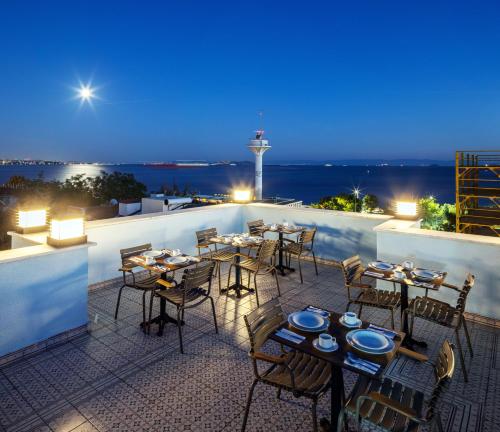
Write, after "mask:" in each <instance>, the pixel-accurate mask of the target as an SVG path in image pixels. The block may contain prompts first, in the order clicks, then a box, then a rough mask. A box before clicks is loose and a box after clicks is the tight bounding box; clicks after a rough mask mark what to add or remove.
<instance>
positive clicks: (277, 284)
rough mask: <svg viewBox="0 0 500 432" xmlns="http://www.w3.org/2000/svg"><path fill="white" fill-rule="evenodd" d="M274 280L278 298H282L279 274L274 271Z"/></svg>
mask: <svg viewBox="0 0 500 432" xmlns="http://www.w3.org/2000/svg"><path fill="white" fill-rule="evenodd" d="M274 279H276V288H278V297H281V289H280V282H279V280H278V272H277V271H276V269H274Z"/></svg>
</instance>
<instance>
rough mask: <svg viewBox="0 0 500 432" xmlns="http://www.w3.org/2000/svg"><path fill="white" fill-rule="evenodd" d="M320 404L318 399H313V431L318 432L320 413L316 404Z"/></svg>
mask: <svg viewBox="0 0 500 432" xmlns="http://www.w3.org/2000/svg"><path fill="white" fill-rule="evenodd" d="M317 404H318V401H317V400H316V399H313V403H312V408H311V411H312V420H313V431H314V432H318V415H317V413H316V406H317Z"/></svg>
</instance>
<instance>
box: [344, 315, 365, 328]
mask: <svg viewBox="0 0 500 432" xmlns="http://www.w3.org/2000/svg"><path fill="white" fill-rule="evenodd" d="M339 323H340V324H342V325H343V326H344V327H347V328H359V327H361V324H362V321H361V320H360V319H359V318H358V320H357V322H356V323H355V324H347V323H346V322H345V321H344V315H342V316H341V317H340V318H339Z"/></svg>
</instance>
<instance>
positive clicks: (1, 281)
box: [0, 234, 89, 357]
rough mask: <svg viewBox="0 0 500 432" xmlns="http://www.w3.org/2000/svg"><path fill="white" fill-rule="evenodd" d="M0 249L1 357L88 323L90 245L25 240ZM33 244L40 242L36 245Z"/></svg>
mask: <svg viewBox="0 0 500 432" xmlns="http://www.w3.org/2000/svg"><path fill="white" fill-rule="evenodd" d="M12 235H13V237H14V243H15V244H17V245H18V246H25V247H19V248H16V249H11V250H6V251H1V252H0V298H1V299H2V301H1V302H0V329H1V331H0V357H1V356H3V355H6V354H9V353H12V352H14V351H18V350H21V349H23V348H25V347H27V346H30V345H34V344H38V343H40V342H42V341H45V340H46V339H49V338H51V337H53V336H56V335H60V334H62V333H66V332H69V331H71V330H74V329H76V328H79V327H81V326H84V325H86V324H87V321H88V318H87V293H88V265H87V263H88V261H87V250H88V246H89V245H88V244H85V245H79V246H73V247H69V248H64V249H54V248H52V247H50V246H47V245H46V244H41V242H43V241H44V239H45V237H44V236H40V242H36V240H35V239H34V236H29V238H30V239H31V240H29V241H28V240H26V241H25V242H23V241H22V239H21V237H22V236H21V235H19V238H16V234H12ZM31 243H35V244H36V243H38V244H36V245H35V246H32V245H31Z"/></svg>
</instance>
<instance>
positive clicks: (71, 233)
mask: <svg viewBox="0 0 500 432" xmlns="http://www.w3.org/2000/svg"><path fill="white" fill-rule="evenodd" d="M86 242H87V236H86V235H85V222H84V220H83V217H78V216H66V217H54V218H53V219H51V221H50V233H49V236H48V237H47V244H49V245H50V246H54V247H66V246H73V245H77V244H82V243H86Z"/></svg>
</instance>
